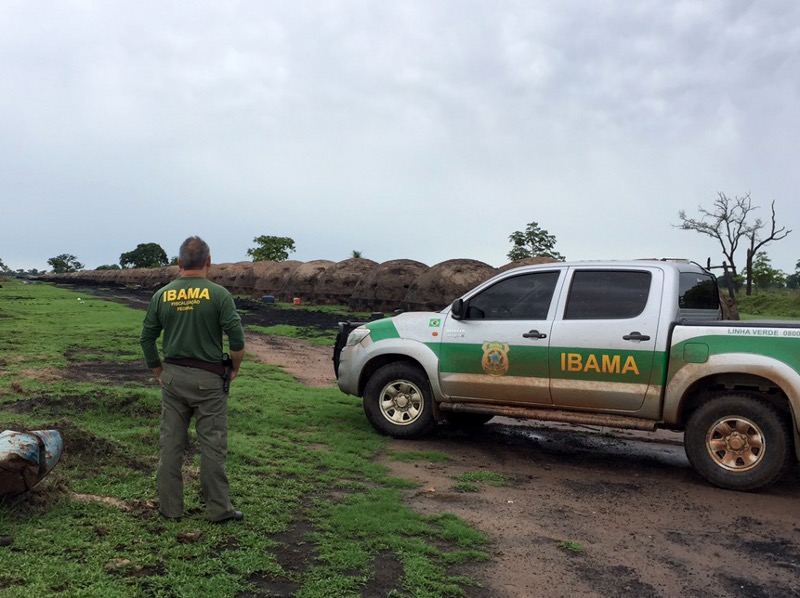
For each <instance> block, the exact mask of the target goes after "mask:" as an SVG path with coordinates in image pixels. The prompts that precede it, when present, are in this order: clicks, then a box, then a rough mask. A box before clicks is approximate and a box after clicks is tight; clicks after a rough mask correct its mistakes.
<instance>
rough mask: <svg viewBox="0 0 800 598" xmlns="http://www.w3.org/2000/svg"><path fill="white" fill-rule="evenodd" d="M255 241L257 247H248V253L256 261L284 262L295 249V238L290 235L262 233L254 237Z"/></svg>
mask: <svg viewBox="0 0 800 598" xmlns="http://www.w3.org/2000/svg"><path fill="white" fill-rule="evenodd" d="M253 243H256V244H257V247H251V248H250V249H248V250H247V255H249V256H250V257H252V258H253V261H254V262H282V261H284V260H285V259H286V258H288V257H289V253H291V252H293V251H295V247H294V239H290V238H289V237H272V236H268V235H261V236H260V237H256V238H255V239H253Z"/></svg>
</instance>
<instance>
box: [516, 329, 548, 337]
mask: <svg viewBox="0 0 800 598" xmlns="http://www.w3.org/2000/svg"><path fill="white" fill-rule="evenodd" d="M522 338H547V335H546V334H542V333H541V332H539V331H538V330H531V331H530V332H526V333H525V334H523V335H522Z"/></svg>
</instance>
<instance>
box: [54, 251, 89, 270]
mask: <svg viewBox="0 0 800 598" xmlns="http://www.w3.org/2000/svg"><path fill="white" fill-rule="evenodd" d="M47 263H48V264H50V267H51V268H53V272H54V273H55V274H65V273H67V272H77V271H78V270H83V264H82V263H80V262H79V261H78V258H77V257H75V256H74V255H72V254H71V253H62V254H61V255H57V256H55V257H51V258H50V259H49V260H47Z"/></svg>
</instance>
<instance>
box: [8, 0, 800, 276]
mask: <svg viewBox="0 0 800 598" xmlns="http://www.w3.org/2000/svg"><path fill="white" fill-rule="evenodd" d="M0 102H1V104H0V108H1V109H0V193H2V197H3V202H2V203H3V207H2V212H1V214H2V216H0V218H2V220H1V222H2V226H0V259H2V260H3V261H4V262H5V264H6V265H7V266H9V267H11V268H13V269H17V268H24V269H28V268H39V269H48V268H49V266H48V265H47V259H48V258H50V257H53V256H55V255H58V254H61V253H70V254H73V255H75V256H77V258H78V259H79V260H80V261H81V262H83V263H84V264H85V265H86V267H87V268H95V267H97V266H99V265H102V264H112V263H117V262H118V261H119V257H120V254H121V253H123V252H127V251H130V250H132V249H134V248H135V247H136V246H137V245H138V244H139V243H149V242H154V243H158V244H159V245H161V246H162V247H163V248H164V249H165V250H166V252H167V254H168V255H169V256H170V257H172V256H175V255H177V249H178V246H179V245H180V243H181V241H183V239H184V238H185V237H187V236H189V235H193V234H197V235H200V236H202V237H203V238H205V239H206V240H207V241H208V242H209V244H210V245H211V249H212V258H213V259H214V261H215V262H218V263H220V262H238V261H245V260H248V256H247V255H246V251H247V249H248V248H249V247H253V246H254V243H253V239H254V238H255V237H257V236H259V235H276V236H288V237H292V238H293V239H294V240H295V242H296V246H297V251H296V252H295V253H293V254H292V255H291V256H290V257H291V259H297V260H301V261H311V260H316V259H327V260H332V261H341V260H344V259H347V258H349V257H350V256H351V254H352V252H353V250H359V251H361V252H362V254H363V256H364V257H367V258H370V259H372V260H375V261H376V262H384V261H387V260H392V259H400V258H406V259H414V260H418V261H420V262H423V263H425V264H428V265H434V264H437V263H439V262H442V261H445V260H449V259H454V258H471V259H476V260H481V261H483V262H486V263H488V264H490V265H492V266H501V265H503V264H505V263H507V261H508V260H507V257H506V254H507V253H508V251H509V249H510V248H511V245H510V243H509V240H508V236H509V234H511V233H512V232H514V231H516V230H523V229H524V228H525V226H526V224H527V223H529V222H533V221H535V222H538V223H539V225H540V226H541V227H542V228H544V229H546V230H547V231H548V232H549V233H550V234H552V235H555V237H556V238H557V244H556V249H557V250H558V251H559V252H561V253H562V254H563V255H565V256H566V257H567V258H568V259H571V260H572V259H606V258H608V259H617V258H620V259H622V258H636V257H662V256H671V257H675V256H679V257H687V258H690V259H694V260H696V261H702V262H703V263H705V260H706V258H708V257H711V258H712V259H713V260H714V261H715V262H716V263H719V262H720V261H721V260H722V255H721V252H720V248H719V246H718V244H717V243H716V242H715V241H713V240H712V239H709V238H707V237H703V236H701V235H699V234H698V233H694V232H686V231H681V230H678V229H676V228H675V227H674V226H673V225H675V224H677V223H678V222H679V218H678V212H679V211H680V210H682V209H683V210H686V211H687V213H688V215H690V216H696V215H698V212H697V207H698V206H700V205H702V206H705V207H708V208H712V207H713V202H714V200H715V199H716V198H717V193H718V192H722V193H725V194H726V195H728V196H730V197H738V196H743V195H745V194H747V193H750V195H751V198H752V200H753V203H754V204H755V205H758V206H761V210H760V211H759V213H758V214H759V215H760V216H761V217H762V218H764V219H766V220H767V221H768V220H769V218H770V209H769V208H770V204H771V202H772V201H774V202H775V209H776V212H777V217H778V223H779V225H781V226H786V227H787V228H789V229H793V230H794V232H793V233H792V234H791V235H789V237H788V238H787V239H785V240H783V241H779V242H776V243H773V244H771V245H769V246H768V247H767V250H768V253H769V255H770V257H771V258H772V263H773V266H774V267H777V268H780V269H782V270H784V271H785V272H787V273H791V272H793V271H794V269H795V263H796V262H797V261H798V259H800V243H799V242H800V202H798V191H799V190H800V164H798V158H800V151H798V150H799V149H800V3H798V2H797V0H773V1H770V2H749V1H738V0H711V1H701V0H689V1H680V2H671V1H667V2H664V1H663V0H657V1H656V0H637V1H636V2H620V1H619V0H591V1H588V0H587V1H584V2H578V1H571V0H566V1H563V0H562V1H558V2H555V1H551V2H545V1H542V0H519V1H503V0H493V1H492V2H488V1H480V2H479V1H471V0H444V1H437V0H403V1H402V2H384V1H378V0H375V1H358V0H352V1H351V0H341V1H334V0H326V1H325V2H322V1H314V2H306V1H302V0H291V1H285V2H283V1H257V2H256V1H253V2H236V1H230V0H226V1H224V2H216V3H209V2H203V1H199V2H198V1H193V2H164V1H163V0H159V1H157V2H156V1H137V2H130V1H121V2H114V1H109V0H103V1H102V2H101V1H97V2H90V1H82V2H69V1H65V2H46V3H45V2H36V1H24V0H20V1H13V0H8V1H5V2H2V3H0ZM744 258H745V256H744V253H742V254H741V255H740V256H738V260H737V261H738V262H739V264H740V266H743V265H744Z"/></svg>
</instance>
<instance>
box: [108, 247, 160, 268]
mask: <svg viewBox="0 0 800 598" xmlns="http://www.w3.org/2000/svg"><path fill="white" fill-rule="evenodd" d="M168 263H169V260H168V259H167V252H166V251H164V250H163V249H162V247H161V245H159V244H158V243H139V244H138V245H137V246H136V249H134V250H132V251H128V252H127V253H123V254H122V255H120V256H119V265H120V266H122V267H123V268H160V267H161V266H166V265H167V264H168Z"/></svg>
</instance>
